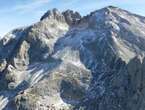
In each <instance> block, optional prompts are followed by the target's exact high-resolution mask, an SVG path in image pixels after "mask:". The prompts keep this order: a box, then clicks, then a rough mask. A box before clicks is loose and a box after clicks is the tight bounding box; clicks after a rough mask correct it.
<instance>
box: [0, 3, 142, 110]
mask: <svg viewBox="0 0 145 110" xmlns="http://www.w3.org/2000/svg"><path fill="white" fill-rule="evenodd" d="M144 30H145V19H144V18H143V17H140V16H136V15H134V14H132V13H130V12H128V11H125V10H122V9H120V8H117V7H113V6H109V7H105V8H103V9H100V10H97V11H94V12H92V13H90V14H89V15H87V16H84V17H81V16H80V14H79V13H78V12H73V11H71V10H67V11H65V12H59V11H58V10H57V9H53V10H50V11H48V12H46V13H45V14H44V15H43V16H42V18H41V20H40V21H39V22H38V23H35V24H33V25H31V26H29V27H26V28H23V29H15V30H13V31H11V32H10V33H8V34H7V35H6V36H5V37H4V38H3V39H1V40H0V72H1V73H0V74H1V76H2V77H1V78H0V109H4V110H9V109H11V110H23V109H25V110H30V109H32V110H35V109H38V110H39V109H44V110H49V109H56V110H60V109H64V110H79V109H84V110H94V109H95V110H138V109H140V110H144V97H143V96H144V95H143V94H144V93H145V88H144V87H145V86H144V82H145V78H144V76H145V75H144V72H145V70H144V68H145V58H144V54H145V32H144ZM134 102H136V103H134ZM1 105H2V106H1Z"/></svg>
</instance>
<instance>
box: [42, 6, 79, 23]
mask: <svg viewBox="0 0 145 110" xmlns="http://www.w3.org/2000/svg"><path fill="white" fill-rule="evenodd" d="M44 19H55V20H57V21H61V22H66V23H67V24H68V25H74V24H76V23H77V21H78V20H80V19H81V15H80V14H79V13H78V12H74V11H72V10H66V11H64V12H62V13H61V12H60V11H58V9H56V8H54V9H52V10H49V11H47V12H46V13H45V14H44V15H43V16H42V17H41V19H40V20H41V21H42V20H44Z"/></svg>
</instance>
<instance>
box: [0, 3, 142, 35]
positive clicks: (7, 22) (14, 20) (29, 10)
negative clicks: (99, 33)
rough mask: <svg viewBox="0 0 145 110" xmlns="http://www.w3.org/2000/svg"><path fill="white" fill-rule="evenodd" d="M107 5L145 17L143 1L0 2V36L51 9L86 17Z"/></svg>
mask: <svg viewBox="0 0 145 110" xmlns="http://www.w3.org/2000/svg"><path fill="white" fill-rule="evenodd" d="M108 5H114V6H118V7H120V8H123V9H126V10H128V11H131V12H133V13H137V14H140V15H143V16H145V0H0V36H3V35H4V34H6V33H7V32H9V31H10V30H12V29H14V28H17V27H21V26H27V25H30V24H32V23H35V22H37V21H38V20H39V19H40V17H41V16H42V15H43V14H44V13H45V12H46V11H47V10H49V9H52V8H57V9H59V10H60V11H63V10H66V9H72V10H75V11H79V12H80V13H81V14H82V15H86V14H88V13H89V12H91V11H94V10H97V9H100V8H102V7H105V6H108Z"/></svg>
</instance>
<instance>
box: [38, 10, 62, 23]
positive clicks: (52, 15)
mask: <svg viewBox="0 0 145 110" xmlns="http://www.w3.org/2000/svg"><path fill="white" fill-rule="evenodd" d="M44 19H55V20H58V21H64V17H63V15H62V13H61V12H60V11H58V9H56V8H54V9H52V10H48V11H47V12H46V13H45V14H44V15H43V16H42V17H41V19H40V20H41V21H42V20H44Z"/></svg>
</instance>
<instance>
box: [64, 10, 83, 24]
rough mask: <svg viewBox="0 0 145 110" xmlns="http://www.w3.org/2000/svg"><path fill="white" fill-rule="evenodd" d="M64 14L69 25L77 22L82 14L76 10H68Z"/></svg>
mask: <svg viewBox="0 0 145 110" xmlns="http://www.w3.org/2000/svg"><path fill="white" fill-rule="evenodd" d="M62 14H63V15H64V17H65V20H66V22H67V23H68V24H69V25H72V24H75V23H77V21H79V20H80V19H81V15H80V14H79V13H78V12H74V11H72V10H66V11H64V12H63V13H62Z"/></svg>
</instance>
